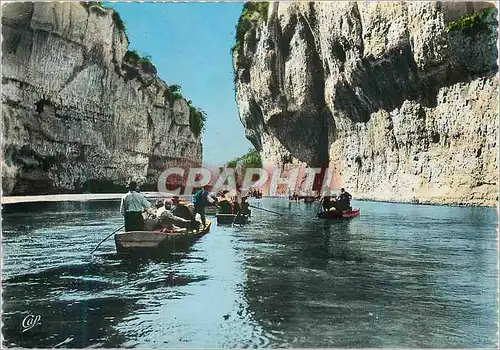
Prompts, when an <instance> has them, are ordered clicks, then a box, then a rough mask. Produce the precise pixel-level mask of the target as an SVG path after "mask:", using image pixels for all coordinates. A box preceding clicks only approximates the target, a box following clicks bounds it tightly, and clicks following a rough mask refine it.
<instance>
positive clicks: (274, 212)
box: [249, 204, 283, 216]
mask: <svg viewBox="0 0 500 350" xmlns="http://www.w3.org/2000/svg"><path fill="white" fill-rule="evenodd" d="M249 206H250V207H252V208H255V209H259V210H263V211H268V212H270V213H273V214H276V215H279V216H283V214H281V213H278V212H276V211H272V210H269V209H264V208H259V207H254V206H253V205H251V204H250V205H249Z"/></svg>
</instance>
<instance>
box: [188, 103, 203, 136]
mask: <svg viewBox="0 0 500 350" xmlns="http://www.w3.org/2000/svg"><path fill="white" fill-rule="evenodd" d="M187 103H188V105H189V128H190V129H191V131H192V132H193V134H195V135H196V136H197V137H198V136H200V135H201V132H202V131H203V129H204V128H205V121H206V120H207V114H206V113H205V111H203V110H201V109H199V108H196V107H195V106H193V105H192V104H191V101H190V100H189V101H187Z"/></svg>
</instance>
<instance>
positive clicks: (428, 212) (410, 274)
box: [2, 199, 498, 348]
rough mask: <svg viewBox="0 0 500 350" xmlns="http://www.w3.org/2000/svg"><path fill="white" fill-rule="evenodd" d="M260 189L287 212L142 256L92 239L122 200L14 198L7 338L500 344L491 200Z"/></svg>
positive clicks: (156, 343) (48, 342) (55, 342)
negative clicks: (296, 197)
mask: <svg viewBox="0 0 500 350" xmlns="http://www.w3.org/2000/svg"><path fill="white" fill-rule="evenodd" d="M252 204H254V205H256V206H261V207H262V208H266V209H271V210H275V211H279V212H281V213H283V216H281V217H280V216H276V215H274V214H270V213H267V212H264V211H260V210H256V209H253V218H252V222H251V223H250V224H248V225H246V226H244V227H234V228H231V227H217V226H216V225H214V226H212V231H211V232H210V233H209V234H207V235H206V236H204V237H203V238H202V239H201V240H200V241H198V242H197V243H196V244H195V245H193V247H192V248H191V249H190V250H189V251H188V252H187V253H186V254H184V255H178V256H174V257H170V258H168V259H167V258H158V259H145V260H130V259H122V258H118V257H117V256H116V254H115V246H114V240H113V239H110V240H108V241H106V242H105V243H104V244H103V245H102V246H101V247H100V248H99V250H98V251H97V252H96V253H95V254H94V255H93V256H92V255H90V254H89V252H90V251H91V250H92V248H93V247H94V246H95V245H96V244H97V243H98V242H99V241H100V240H101V239H103V238H104V237H105V236H106V235H107V234H108V233H111V232H112V231H113V230H114V229H116V228H118V227H120V225H122V219H121V217H120V215H119V213H118V207H119V202H118V201H99V202H85V203H84V202H81V203H79V202H73V203H37V204H20V205H8V206H6V207H4V212H3V217H4V219H3V247H2V248H3V264H2V269H3V278H2V287H3V311H4V314H3V322H4V328H3V330H2V331H3V335H4V345H6V346H18V347H54V346H55V347H71V348H75V347H142V348H144V347H148V348H153V347H163V348H165V347H189V348H197V347H212V348H214V347H217V348H220V347H233V348H234V347H238V348H241V347H253V348H255V347H396V346H397V347H442V348H444V347H494V346H496V344H497V319H498V313H497V308H498V304H497V277H498V274H497V262H498V261H497V235H496V225H497V224H496V223H497V214H496V210H495V209H491V208H458V207H442V206H423V205H409V204H390V203H376V202H356V201H354V202H353V207H359V208H361V215H360V216H359V217H356V218H353V219H351V220H349V221H339V222H325V221H321V220H319V219H314V218H313V217H314V214H315V212H316V209H317V204H305V203H291V202H288V200H285V199H262V200H259V201H257V200H254V201H253V202H252ZM30 315H31V316H32V317H36V316H39V318H37V321H38V322H36V323H35V324H34V325H33V327H32V328H29V327H27V325H28V324H27V322H26V321H25V324H24V328H23V320H25V318H26V317H27V316H30ZM23 331H24V332H23Z"/></svg>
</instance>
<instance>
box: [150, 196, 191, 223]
mask: <svg viewBox="0 0 500 350" xmlns="http://www.w3.org/2000/svg"><path fill="white" fill-rule="evenodd" d="M163 207H164V208H165V210H163V211H162V212H161V214H160V216H159V217H158V219H159V221H160V225H161V227H163V228H166V229H168V230H173V229H174V228H175V226H174V224H175V225H177V226H179V227H186V228H188V227H190V224H191V220H186V219H184V218H181V217H179V216H175V215H174V214H173V213H172V212H171V211H170V210H171V209H172V201H170V200H169V199H165V201H164V202H163Z"/></svg>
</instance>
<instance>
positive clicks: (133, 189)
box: [120, 181, 152, 231]
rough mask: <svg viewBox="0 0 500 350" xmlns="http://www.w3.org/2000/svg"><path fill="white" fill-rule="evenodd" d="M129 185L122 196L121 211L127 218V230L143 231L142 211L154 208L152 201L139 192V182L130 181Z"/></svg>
mask: <svg viewBox="0 0 500 350" xmlns="http://www.w3.org/2000/svg"><path fill="white" fill-rule="evenodd" d="M127 187H128V189H129V191H128V192H127V193H126V194H125V195H124V196H123V197H122V201H121V204H120V213H121V214H122V215H123V216H124V218H125V231H143V230H144V219H143V217H142V212H143V211H144V210H152V208H151V203H150V202H149V201H148V200H147V199H146V197H144V195H142V194H141V193H138V192H137V190H138V189H137V182H135V181H130V183H129V184H128V186H127Z"/></svg>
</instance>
